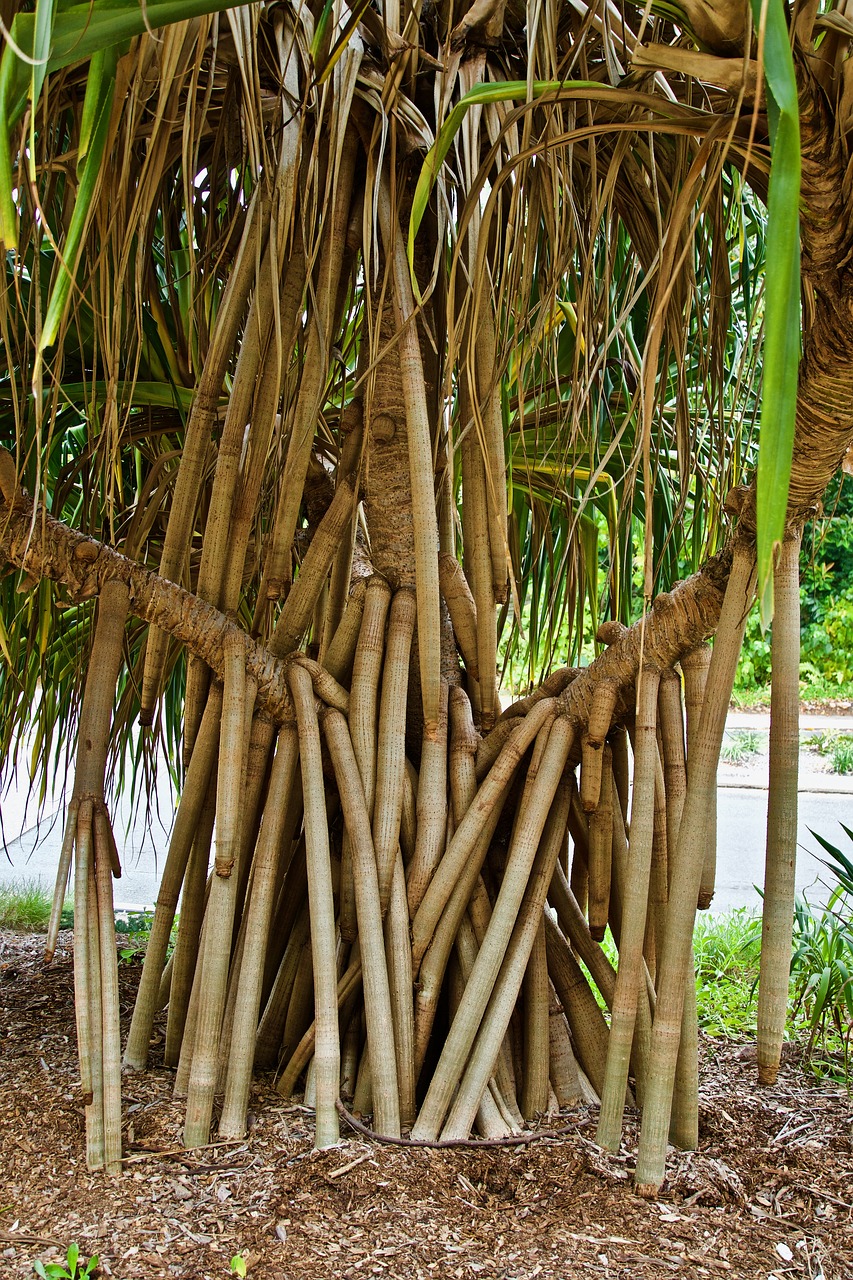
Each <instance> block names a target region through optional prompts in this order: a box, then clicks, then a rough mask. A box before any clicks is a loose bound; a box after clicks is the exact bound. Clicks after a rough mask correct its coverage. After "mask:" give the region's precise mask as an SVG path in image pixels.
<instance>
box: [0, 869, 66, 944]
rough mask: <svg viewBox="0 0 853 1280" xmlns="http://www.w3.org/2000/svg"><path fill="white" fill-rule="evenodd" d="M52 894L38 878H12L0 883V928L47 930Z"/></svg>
mask: <svg viewBox="0 0 853 1280" xmlns="http://www.w3.org/2000/svg"><path fill="white" fill-rule="evenodd" d="M52 904H53V894H52V893H50V892H49V891H48V890H47V889H45V888H44V887H43V885H41V884H40V883H39V881H38V880H27V879H21V880H13V881H11V883H9V884H4V885H0V929H23V930H28V931H30V932H32V933H44V932H46V931H47V925H48V921H49V920H50V909H51V906H52Z"/></svg>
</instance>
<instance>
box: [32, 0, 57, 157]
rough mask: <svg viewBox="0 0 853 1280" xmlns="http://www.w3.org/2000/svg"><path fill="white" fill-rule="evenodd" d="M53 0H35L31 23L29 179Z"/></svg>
mask: <svg viewBox="0 0 853 1280" xmlns="http://www.w3.org/2000/svg"><path fill="white" fill-rule="evenodd" d="M53 6H54V0H36V11H35V15H34V25H33V63H32V67H31V68H30V102H31V103H32V106H33V109H32V111H31V112H30V155H29V170H30V179H31V180H32V181H35V176H36V119H37V112H36V106H37V104H38V100H39V98H40V97H41V91H42V86H43V85H44V81H45V77H46V76H47V64H48V60H49V58H50V44H51V39H52V36H53V13H54V7H53Z"/></svg>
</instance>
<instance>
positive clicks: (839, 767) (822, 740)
mask: <svg viewBox="0 0 853 1280" xmlns="http://www.w3.org/2000/svg"><path fill="white" fill-rule="evenodd" d="M808 745H809V747H810V749H811V750H812V751H816V752H817V753H818V755H821V756H828V757H829V762H830V768H831V770H832V772H833V773H853V735H851V734H849V733H833V732H829V733H816V734H814V735H813V736H812V737H811V738H810V739H809V742H808Z"/></svg>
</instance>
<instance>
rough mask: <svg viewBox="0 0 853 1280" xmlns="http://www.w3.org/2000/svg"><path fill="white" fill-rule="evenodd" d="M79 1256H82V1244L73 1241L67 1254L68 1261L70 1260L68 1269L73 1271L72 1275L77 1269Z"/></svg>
mask: <svg viewBox="0 0 853 1280" xmlns="http://www.w3.org/2000/svg"><path fill="white" fill-rule="evenodd" d="M79 1257H80V1246H79V1244H76V1243H74V1242H72V1243H71V1244H70V1245H69V1246H68V1252H67V1253H66V1255H65V1258H66V1261H67V1262H68V1270H69V1271H70V1272H71V1274H72V1275H73V1274H74V1272H75V1271H76V1269H77V1260H78V1258H79Z"/></svg>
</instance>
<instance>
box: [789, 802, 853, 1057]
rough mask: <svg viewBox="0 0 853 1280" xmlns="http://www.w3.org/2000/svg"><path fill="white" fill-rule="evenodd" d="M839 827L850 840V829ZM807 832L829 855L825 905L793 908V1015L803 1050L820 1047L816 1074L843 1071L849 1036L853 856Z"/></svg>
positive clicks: (852, 1019)
mask: <svg viewBox="0 0 853 1280" xmlns="http://www.w3.org/2000/svg"><path fill="white" fill-rule="evenodd" d="M841 826H842V829H843V830H844V832H845V834H846V835H847V837H848V839H849V840H850V841H851V842H853V831H851V830H850V828H849V827H846V826H844V824H843V823H842V824H841ZM812 835H813V836H814V837H815V839H816V840H817V841H818V842H819V844H820V845H821V846H822V848H823V849H824V850H825V851H826V853H827V854H828V856H829V861H824V866H825V867H826V868H827V870H828V871H829V872H830V873H831V875H832V877H833V881H834V884H833V886H832V893H831V895H830V899H829V903H828V904H827V906H826V908H825V910H823V911H821V912H816V911H814V910H812V909H811V908H810V907H809V904H808V902H807V901H806V900H805V899H799V900H798V901H797V904H796V907H795V913H794V951H793V956H792V959H791V981H792V987H793V1014H792V1016H793V1017H794V1018H799V1019H801V1020H802V1022H803V1023H804V1025H805V1028H806V1031H807V1035H808V1041H807V1046H806V1051H807V1055H808V1056H809V1057H810V1058H812V1055H813V1054H814V1050H815V1048H817V1047H819V1048H820V1049H821V1050H822V1059H820V1060H817V1061H816V1062H815V1066H816V1068H817V1069H818V1070H819V1071H820V1072H821V1074H830V1075H836V1076H848V1075H849V1050H850V1042H851V1037H853V861H851V859H850V858H849V857H848V856H847V855H846V854H845V853H843V852H842V850H841V849H839V848H838V847H837V846H836V845H834V844H831V843H830V841H829V840H827V839H825V837H823V836H821V835H818V833H817V832H816V831H813V832H812ZM839 1057H842V1058H843V1068H839V1066H838V1058H839Z"/></svg>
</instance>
